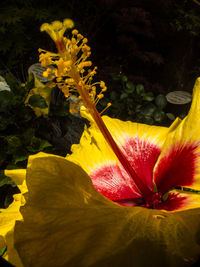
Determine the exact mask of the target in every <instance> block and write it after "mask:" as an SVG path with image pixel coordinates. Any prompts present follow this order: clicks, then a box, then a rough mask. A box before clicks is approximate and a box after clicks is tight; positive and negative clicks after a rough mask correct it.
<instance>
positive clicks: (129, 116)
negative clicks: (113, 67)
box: [99, 73, 175, 125]
mask: <svg viewBox="0 0 200 267" xmlns="http://www.w3.org/2000/svg"><path fill="white" fill-rule="evenodd" d="M111 76H112V79H113V80H114V81H117V84H118V90H114V89H113V90H112V88H111V90H109V92H108V93H107V94H106V97H105V98H104V99H102V100H101V101H100V104H99V105H100V106H101V107H100V109H101V108H104V107H105V106H106V104H107V103H108V102H111V103H112V106H111V107H110V108H109V110H108V111H107V113H108V114H109V115H110V116H112V117H117V118H120V119H123V120H131V121H136V122H141V123H147V124H151V125H152V124H156V125H169V124H170V123H171V122H172V121H173V120H174V119H175V116H174V114H172V113H169V112H166V111H165V109H166V106H167V100H166V97H165V95H163V94H157V95H155V94H154V93H153V92H146V91H145V88H144V85H143V84H134V83H133V82H131V81H129V80H128V78H127V76H126V75H124V74H115V73H113V74H111Z"/></svg>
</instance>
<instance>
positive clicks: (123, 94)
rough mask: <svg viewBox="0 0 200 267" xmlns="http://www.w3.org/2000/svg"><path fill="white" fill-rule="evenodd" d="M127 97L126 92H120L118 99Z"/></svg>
mask: <svg viewBox="0 0 200 267" xmlns="http://www.w3.org/2000/svg"><path fill="white" fill-rule="evenodd" d="M127 97H128V95H127V94H126V93H122V94H121V95H120V99H125V98H127Z"/></svg>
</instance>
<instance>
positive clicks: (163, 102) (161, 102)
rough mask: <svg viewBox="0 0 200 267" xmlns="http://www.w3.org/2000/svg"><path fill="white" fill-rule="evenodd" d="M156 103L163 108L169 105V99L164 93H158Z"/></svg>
mask: <svg viewBox="0 0 200 267" xmlns="http://www.w3.org/2000/svg"><path fill="white" fill-rule="evenodd" d="M155 103H156V105H157V106H158V107H159V108H160V109H163V108H165V107H166V105H167V99H166V97H165V96H164V95H162V94H160V95H157V97H156V99H155Z"/></svg>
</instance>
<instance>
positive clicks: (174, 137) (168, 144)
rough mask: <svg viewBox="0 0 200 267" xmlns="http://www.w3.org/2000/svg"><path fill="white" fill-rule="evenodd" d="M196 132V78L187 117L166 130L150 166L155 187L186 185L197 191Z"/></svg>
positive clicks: (199, 108) (199, 124)
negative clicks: (159, 152) (152, 168)
mask: <svg viewBox="0 0 200 267" xmlns="http://www.w3.org/2000/svg"><path fill="white" fill-rule="evenodd" d="M199 133H200V78H198V79H197V80H196V83H195V86H194V89H193V101H192V105H191V108H190V111H189V113H188V115H187V117H186V118H185V119H184V120H183V121H181V122H180V123H179V124H178V125H176V127H175V128H174V129H172V130H171V131H170V132H169V134H168V136H167V138H166V141H165V143H164V145H163V147H162V153H161V154H160V157H159V158H158V161H157V163H156V166H155V168H154V181H155V184H156V185H157V186H158V189H159V188H161V189H162V190H161V191H164V190H169V189H172V188H173V187H176V186H186V187H190V188H193V189H196V190H200V173H199V169H200V165H199V164H200V162H199V155H200V154H199V153H200V138H199ZM167 183H168V185H167ZM167 187H169V188H167Z"/></svg>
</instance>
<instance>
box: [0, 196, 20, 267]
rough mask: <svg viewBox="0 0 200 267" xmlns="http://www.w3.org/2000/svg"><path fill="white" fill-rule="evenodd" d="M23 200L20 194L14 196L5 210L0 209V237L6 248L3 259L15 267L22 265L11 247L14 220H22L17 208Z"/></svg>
mask: <svg viewBox="0 0 200 267" xmlns="http://www.w3.org/2000/svg"><path fill="white" fill-rule="evenodd" d="M23 198H24V197H23V196H22V195H21V194H16V195H14V201H13V202H12V203H11V204H10V205H9V207H8V208H7V209H0V236H1V237H2V238H3V239H4V243H5V244H6V246H7V251H6V253H5V254H4V258H5V259H6V260H8V261H9V262H11V263H12V264H14V265H15V266H17V267H21V266H22V265H21V260H20V259H19V256H18V253H17V251H16V250H15V248H14V246H13V244H14V237H13V231H14V226H15V222H16V220H22V215H21V213H20V212H19V208H20V206H21V205H22V199H23ZM8 255H9V256H8Z"/></svg>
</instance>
